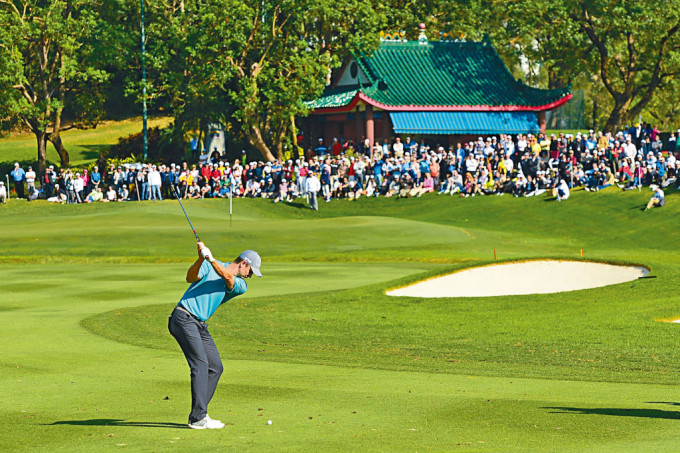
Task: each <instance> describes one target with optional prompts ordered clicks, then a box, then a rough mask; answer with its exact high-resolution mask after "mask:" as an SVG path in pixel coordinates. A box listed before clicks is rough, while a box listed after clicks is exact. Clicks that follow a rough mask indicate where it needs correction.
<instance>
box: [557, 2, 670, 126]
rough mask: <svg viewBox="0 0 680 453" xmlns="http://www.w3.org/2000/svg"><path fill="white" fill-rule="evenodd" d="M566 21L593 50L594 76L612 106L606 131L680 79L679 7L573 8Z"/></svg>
mask: <svg viewBox="0 0 680 453" xmlns="http://www.w3.org/2000/svg"><path fill="white" fill-rule="evenodd" d="M570 6H571V12H570V18H571V19H572V20H573V21H574V22H575V23H576V24H578V26H579V28H580V31H581V32H582V33H583V34H584V35H585V36H586V37H587V38H588V40H589V41H590V42H591V43H592V45H593V47H594V52H593V54H592V58H590V59H589V60H588V63H589V67H590V69H591V72H592V73H593V74H599V80H600V82H601V83H602V84H603V85H604V87H605V88H606V90H607V92H608V93H609V94H610V96H611V98H612V100H613V104H614V105H613V107H612V110H611V113H610V114H609V117H608V118H607V121H606V124H605V126H604V129H605V130H613V129H614V128H616V127H620V126H622V125H623V124H624V122H625V121H629V120H631V119H634V118H635V117H636V116H638V115H639V114H640V113H641V112H642V111H643V109H644V108H645V107H646V106H647V105H648V104H649V103H650V101H652V99H653V98H654V96H655V94H656V93H658V92H659V90H660V89H661V88H663V87H664V86H666V85H667V84H668V83H669V82H670V81H672V80H673V78H674V77H675V76H677V75H679V74H680V33H679V31H680V2H678V1H667V2H659V1H651V0H644V1H643V0H639V1H636V2H620V1H616V0H609V1H607V0H600V1H579V2H573V4H572V5H570Z"/></svg>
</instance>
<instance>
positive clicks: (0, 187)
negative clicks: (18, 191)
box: [0, 181, 7, 204]
mask: <svg viewBox="0 0 680 453" xmlns="http://www.w3.org/2000/svg"><path fill="white" fill-rule="evenodd" d="M0 203H2V204H5V203H7V189H6V188H5V183H4V182H3V181H0Z"/></svg>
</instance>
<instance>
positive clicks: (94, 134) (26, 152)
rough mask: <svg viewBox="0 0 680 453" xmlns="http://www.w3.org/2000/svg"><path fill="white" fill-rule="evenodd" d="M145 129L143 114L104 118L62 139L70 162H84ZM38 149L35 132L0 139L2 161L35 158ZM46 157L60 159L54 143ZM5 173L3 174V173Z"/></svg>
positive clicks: (156, 122)
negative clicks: (110, 118) (127, 117)
mask: <svg viewBox="0 0 680 453" xmlns="http://www.w3.org/2000/svg"><path fill="white" fill-rule="evenodd" d="M170 121H171V119H170V118H164V117H161V118H150V119H149V127H150V128H151V127H158V126H160V127H164V126H167V125H168V124H169V123H170ZM141 131H142V121H141V118H130V119H128V120H124V121H105V122H102V123H100V124H99V125H98V126H97V128H96V129H85V130H78V129H72V130H69V131H66V132H63V133H62V134H61V137H62V141H63V142H64V146H65V147H66V150H67V151H68V152H69V156H70V158H71V165H83V164H86V163H89V162H92V161H95V160H97V158H98V157H99V154H101V152H102V151H104V149H106V148H107V147H109V146H110V145H113V144H115V143H118V139H119V138H122V137H127V136H128V135H132V134H137V133H139V132H141ZM37 155H38V149H37V145H36V142H35V136H33V135H32V134H29V133H22V134H15V135H14V136H11V137H7V138H3V139H2V140H0V162H11V161H35V160H36V159H37ZM47 160H48V161H50V162H54V163H57V164H58V163H59V155H58V154H57V151H56V150H55V149H54V146H52V144H51V143H48V145H47ZM3 177H4V175H3Z"/></svg>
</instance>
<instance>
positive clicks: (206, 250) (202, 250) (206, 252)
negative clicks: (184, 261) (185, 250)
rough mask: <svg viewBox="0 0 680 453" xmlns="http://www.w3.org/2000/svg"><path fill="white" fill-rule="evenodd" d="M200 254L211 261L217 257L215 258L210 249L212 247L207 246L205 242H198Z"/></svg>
mask: <svg viewBox="0 0 680 453" xmlns="http://www.w3.org/2000/svg"><path fill="white" fill-rule="evenodd" d="M198 255H199V256H200V257H201V258H203V259H206V260H208V261H210V262H212V260H214V259H215V258H213V256H212V252H211V251H210V249H209V248H208V247H206V246H205V244H203V243H202V242H199V243H198Z"/></svg>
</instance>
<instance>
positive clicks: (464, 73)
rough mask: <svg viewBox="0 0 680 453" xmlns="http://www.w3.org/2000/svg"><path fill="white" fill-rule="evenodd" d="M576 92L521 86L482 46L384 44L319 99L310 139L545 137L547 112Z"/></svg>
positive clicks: (351, 63) (486, 42) (349, 67)
mask: <svg viewBox="0 0 680 453" xmlns="http://www.w3.org/2000/svg"><path fill="white" fill-rule="evenodd" d="M571 97H572V94H571V88H570V87H566V88H560V89H552V90H544V89H538V88H533V87H530V86H528V85H525V84H523V83H522V81H521V80H516V79H515V78H514V77H513V76H512V74H511V73H510V71H509V70H508V68H507V67H506V66H505V64H504V63H503V61H502V60H501V58H500V56H499V55H498V53H497V52H496V50H495V49H494V48H493V46H492V44H491V41H490V39H489V38H488V36H485V37H484V39H483V40H481V41H465V40H460V39H455V40H442V41H428V39H427V37H426V36H425V30H424V25H422V24H421V33H420V37H419V39H418V40H417V41H406V40H403V39H382V40H381V43H380V46H379V47H378V49H377V50H376V51H375V52H374V53H373V54H372V55H370V56H366V55H354V56H353V57H352V58H350V59H348V61H346V62H345V64H344V65H343V67H342V68H341V70H340V71H339V72H338V76H337V77H336V78H335V80H334V81H333V83H332V84H330V85H329V86H328V88H327V89H326V90H325V91H324V92H323V94H322V95H321V97H320V98H318V99H316V100H314V101H311V102H309V103H308V105H309V107H310V108H311V113H310V115H309V116H308V118H307V123H306V125H305V129H306V134H305V135H306V136H307V137H309V138H310V145H311V141H312V140H313V139H314V138H317V137H319V138H323V139H324V140H330V139H331V138H333V137H336V138H338V139H339V138H340V137H345V138H347V139H352V140H354V141H355V143H356V142H358V141H359V140H361V139H362V138H364V137H365V138H368V139H369V141H370V143H374V142H375V141H376V139H377V140H378V141H380V142H382V140H383V139H388V140H391V138H392V137H394V136H395V135H406V134H408V135H413V136H419V137H428V136H448V137H436V140H437V141H438V143H443V144H446V142H449V143H448V144H451V143H450V142H451V141H452V140H453V139H454V138H453V137H452V136H470V135H474V136H476V135H490V134H501V133H507V134H519V133H522V134H526V133H537V132H539V131H541V132H545V112H546V111H549V110H553V109H555V108H557V107H559V106H561V105H563V104H565V103H566V102H568V101H569V99H571Z"/></svg>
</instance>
